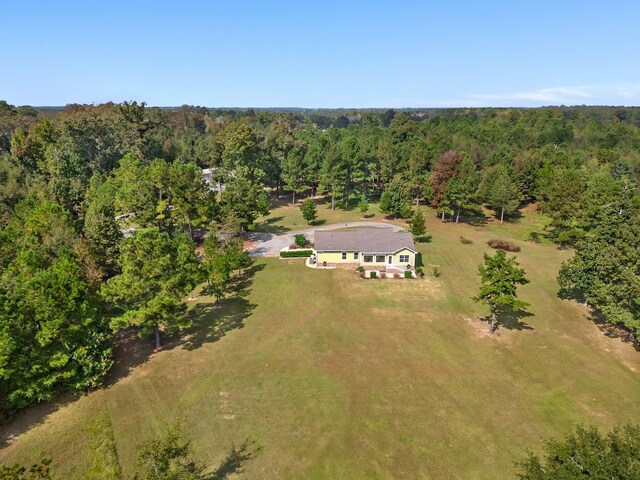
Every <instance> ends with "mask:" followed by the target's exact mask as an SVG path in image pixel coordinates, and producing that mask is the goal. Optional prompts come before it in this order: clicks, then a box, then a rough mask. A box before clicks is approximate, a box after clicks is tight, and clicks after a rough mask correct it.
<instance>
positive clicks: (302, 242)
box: [293, 233, 307, 247]
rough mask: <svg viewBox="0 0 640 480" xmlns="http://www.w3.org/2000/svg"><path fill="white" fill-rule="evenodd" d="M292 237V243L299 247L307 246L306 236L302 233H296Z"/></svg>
mask: <svg viewBox="0 0 640 480" xmlns="http://www.w3.org/2000/svg"><path fill="white" fill-rule="evenodd" d="M293 238H294V240H293V241H294V243H295V244H296V245H297V246H299V247H306V246H307V237H305V236H304V234H302V233H296V234H295V236H294V237H293Z"/></svg>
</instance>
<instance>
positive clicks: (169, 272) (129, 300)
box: [102, 229, 199, 347]
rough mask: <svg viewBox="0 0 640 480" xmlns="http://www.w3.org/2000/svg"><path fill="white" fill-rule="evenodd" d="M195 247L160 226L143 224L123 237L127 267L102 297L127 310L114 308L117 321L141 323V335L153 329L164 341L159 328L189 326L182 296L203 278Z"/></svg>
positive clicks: (118, 324) (122, 264)
mask: <svg viewBox="0 0 640 480" xmlns="http://www.w3.org/2000/svg"><path fill="white" fill-rule="evenodd" d="M193 250H194V245H193V243H192V242H191V241H190V240H189V239H188V238H187V237H185V236H184V235H177V236H175V237H174V238H172V237H171V236H169V234H167V233H162V232H159V231H158V230H156V229H147V230H140V231H138V232H136V234H135V235H134V236H133V237H131V238H128V239H126V240H124V241H123V242H122V245H121V247H120V258H119V259H118V265H119V266H120V269H121V271H122V273H121V274H120V275H117V276H116V277H113V278H111V279H110V280H109V281H108V282H107V283H105V284H104V285H103V288H102V294H103V297H104V298H105V299H106V300H107V301H109V302H110V303H111V305H112V306H113V307H116V308H117V309H120V310H121V311H122V314H116V312H117V310H114V316H113V319H112V321H111V324H112V327H113V328H114V329H121V328H127V327H132V326H135V327H139V328H140V333H141V335H145V334H149V333H151V332H152V331H153V332H155V335H156V347H160V328H163V329H164V330H165V331H168V332H173V331H176V330H179V329H182V328H184V327H187V326H189V325H190V324H191V320H190V319H189V318H188V317H187V316H186V315H185V312H186V305H185V304H184V302H183V298H184V296H185V295H186V294H187V293H189V292H190V291H191V290H192V289H193V287H194V286H195V284H196V283H197V281H198V280H199V263H198V259H197V258H196V256H195V253H194V251H193Z"/></svg>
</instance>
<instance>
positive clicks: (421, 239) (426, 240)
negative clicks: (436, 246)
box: [414, 235, 433, 243]
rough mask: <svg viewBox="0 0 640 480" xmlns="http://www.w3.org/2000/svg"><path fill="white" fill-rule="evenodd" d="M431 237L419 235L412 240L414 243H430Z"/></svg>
mask: <svg viewBox="0 0 640 480" xmlns="http://www.w3.org/2000/svg"><path fill="white" fill-rule="evenodd" d="M432 239H433V237H432V236H431V235H420V236H419V237H415V238H414V240H415V241H416V243H431V240H432Z"/></svg>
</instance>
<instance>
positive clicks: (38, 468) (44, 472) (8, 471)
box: [0, 459, 51, 480]
mask: <svg viewBox="0 0 640 480" xmlns="http://www.w3.org/2000/svg"><path fill="white" fill-rule="evenodd" d="M49 465H51V460H49V459H45V460H42V461H41V462H40V463H36V464H34V465H32V466H31V467H29V468H27V467H22V466H20V465H12V466H8V465H0V480H50V479H51V469H50V467H49Z"/></svg>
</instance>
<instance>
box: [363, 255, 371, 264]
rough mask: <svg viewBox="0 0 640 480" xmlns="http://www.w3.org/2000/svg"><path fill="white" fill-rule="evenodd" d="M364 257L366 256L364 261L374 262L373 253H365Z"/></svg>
mask: <svg viewBox="0 0 640 480" xmlns="http://www.w3.org/2000/svg"><path fill="white" fill-rule="evenodd" d="M362 258H364V263H372V262H373V255H363V256H362Z"/></svg>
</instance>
